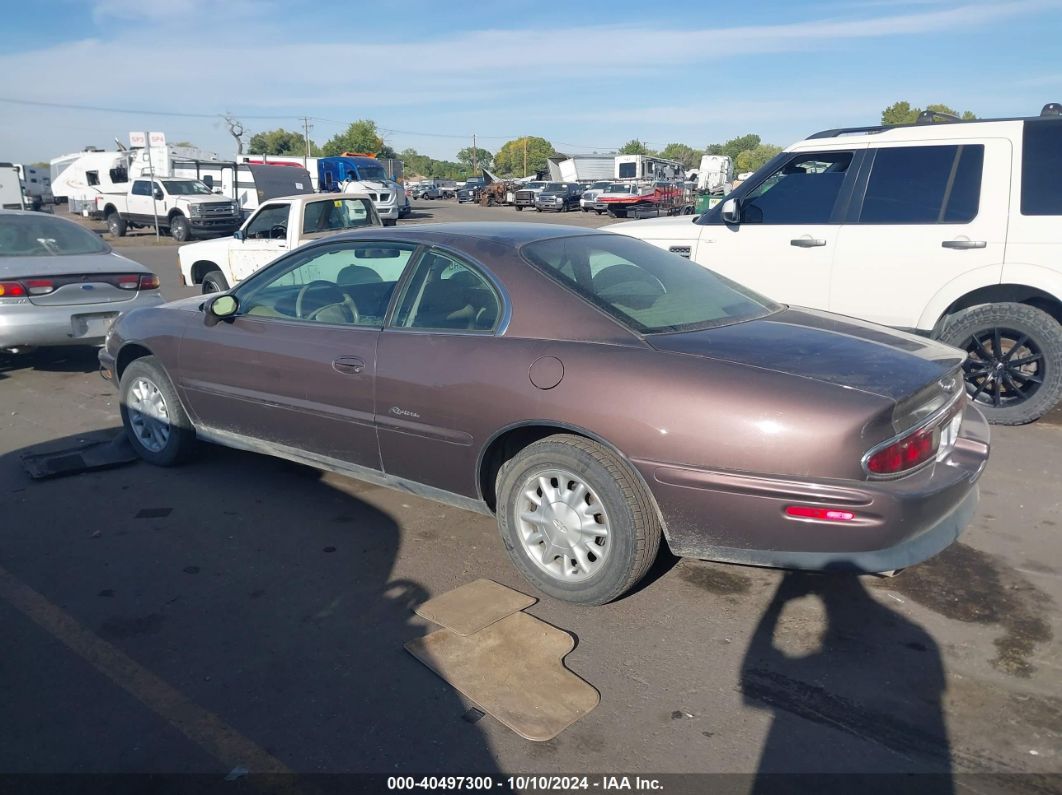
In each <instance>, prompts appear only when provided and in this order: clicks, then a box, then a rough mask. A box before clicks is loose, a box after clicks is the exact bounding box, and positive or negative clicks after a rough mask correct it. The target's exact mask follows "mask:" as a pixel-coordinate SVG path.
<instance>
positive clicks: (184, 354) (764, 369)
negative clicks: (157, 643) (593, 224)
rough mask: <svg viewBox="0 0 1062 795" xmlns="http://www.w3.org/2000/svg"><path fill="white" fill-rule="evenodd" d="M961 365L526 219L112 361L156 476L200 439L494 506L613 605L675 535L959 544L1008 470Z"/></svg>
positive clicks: (801, 563)
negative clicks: (989, 480)
mask: <svg viewBox="0 0 1062 795" xmlns="http://www.w3.org/2000/svg"><path fill="white" fill-rule="evenodd" d="M962 359H963V355H962V353H961V352H959V351H957V350H955V349H953V348H949V347H946V346H943V345H941V344H938V343H936V342H932V341H930V340H926V339H921V338H919V337H915V336H911V335H908V334H903V333H899V332H894V331H890V330H887V329H884V328H881V327H878V326H874V325H871V324H868V323H863V322H860V321H856V320H852V319H849V318H844V317H838V316H835V315H829V314H826V313H823V312H813V311H809V310H805V309H797V308H791V307H785V306H779V305H777V304H774V303H772V302H771V301H769V300H767V299H765V298H763V297H761V296H759V295H755V294H753V293H751V292H749V291H748V290H746V289H744V288H742V287H740V286H738V285H736V284H734V283H732V282H729V281H727V280H726V279H723V278H721V277H719V276H717V275H715V274H713V273H712V272H711V271H708V270H706V269H704V268H702V267H700V266H699V265H696V264H694V263H692V262H689V261H688V260H685V259H683V258H681V257H679V256H677V255H674V254H670V253H668V252H665V251H662V250H660V249H658V248H656V247H654V246H651V245H649V244H646V243H643V242H641V241H638V240H634V239H631V238H628V237H624V236H621V235H615V234H611V233H608V232H591V231H588V230H586V229H576V228H569V227H559V226H547V225H540V224H502V223H487V224H448V225H426V226H416V227H411V228H409V229H401V230H399V229H379V230H366V231H364V232H356V233H351V234H347V235H341V236H336V237H332V238H329V239H328V240H326V241H322V242H320V243H314V244H310V245H307V246H304V247H302V248H299V249H297V250H295V251H292V252H291V253H289V254H287V255H286V256H284V257H281V258H280V259H278V260H276V261H275V262H273V263H272V264H271V265H269V266H267V267H265V268H263V269H262V270H260V271H259V272H258V273H256V274H254V275H253V276H251V277H250V278H248V279H247V280H246V281H244V282H243V283H241V284H240V285H239V286H238V287H236V288H235V289H234V290H232V291H231V292H229V293H223V294H220V295H215V296H211V297H210V298H208V299H206V300H204V299H203V297H195V298H192V299H188V300H183V301H177V302H175V303H172V304H167V305H165V306H161V307H157V308H149V309H142V310H136V311H133V312H130V313H128V314H126V315H123V316H122V317H121V318H120V319H119V320H118V321H117V323H116V324H115V325H114V327H113V330H112V333H111V334H110V336H109V337H108V338H107V344H106V347H105V348H104V349H103V350H102V351H101V352H100V361H101V365H102V369H103V373H104V375H105V377H108V378H111V379H113V380H114V381H115V382H116V383H117V384H118V388H119V390H120V393H121V406H122V418H123V420H124V422H125V426H126V429H127V432H128V435H129V438H130V439H131V440H132V442H133V444H134V446H135V447H136V449H137V450H138V452H139V453H140V455H141V456H142V457H143V458H145V459H146V460H148V461H151V462H153V463H156V464H161V465H169V464H174V463H176V462H178V461H180V460H182V459H183V458H185V457H186V455H187V454H188V453H189V452H190V450H191V448H192V446H193V445H194V443H195V441H196V439H197V438H198V439H202V440H206V441H210V442H216V443H220V444H224V445H229V446H232V447H239V448H244V449H248V450H255V451H259V452H263V453H268V454H270V455H276V456H281V457H284V458H289V459H292V460H295V461H300V462H304V463H307V464H311V465H314V466H317V467H321V468H323V469H330V470H334V471H337V472H342V473H346V474H348V475H351V476H353V477H357V478H362V479H365V480H370V481H373V482H377V483H381V484H385V485H390V486H394V487H397V488H401V489H406V490H409V491H412V492H414V493H416V494H420V495H423V496H426V497H431V498H434V499H439V500H442V501H444V502H447V503H449V504H452V505H457V506H460V507H463V508H467V509H470V510H476V511H481V512H487V513H494V514H496V515H497V519H498V526H499V529H500V532H501V537H502V541H503V543H504V544H505V546H506V549H507V550H508V551H509V554H510V556H511V557H512V560H513V562H514V563H515V564H516V566H517V568H518V569H519V570H520V571H521V573H522V574H523V575H524V576H525V577H526V578H527V579H528V580H530V581H531V582H532V583H533V584H534V585H535V586H537V587H538V588H539V589H540V590H542V591H544V592H546V593H548V594H550V595H552V596H555V597H557V598H560V599H567V600H570V601H575V602H584V603H593V604H599V603H603V602H607V601H609V600H610V599H614V598H616V597H617V596H619V595H620V594H622V593H623V592H624V591H626V590H627V589H629V588H630V587H631V586H632V585H634V583H636V582H637V581H638V580H639V578H641V577H642V575H643V574H644V573H645V571H646V569H647V568H648V567H649V565H650V564H651V563H652V561H653V558H654V557H655V555H656V552H657V549H658V546H659V543H660V538H661V536H663V538H664V539H665V540H666V542H667V544H668V546H669V547H670V548H671V550H672V552H674V553H675V554H677V555H683V556H689V557H696V558H705V559H711V560H721V561H731V562H737V563H746V564H753V565H765V566H780V567H791V568H802V569H825V568H830V569H838V568H840V569H847V570H850V571H853V572H881V571H888V570H895V569H900V568H903V567H905V566H909V565H911V564H914V563H918V562H919V561H922V560H924V559H926V558H928V557H930V556H931V555H934V554H936V553H937V552H939V551H940V550H942V549H944V548H945V547H946V546H947V545H948V544H950V543H951V542H952V541H954V540H955V538H956V537H957V536H958V534H959V532H960V531H961V530H962V528H963V527H964V525H966V523H967V522H968V521H969V519H970V517H971V515H972V513H973V511H974V509H975V507H976V503H977V487H976V481H977V479H978V476H979V475H980V474H981V471H982V470H983V468H984V466H985V462H986V461H987V459H988V427H987V425H986V423H985V421H984V419H983V417H982V416H981V414H980V413H979V412H978V411H977V410H976V409H975V408H973V407H972V406H968V405H967V404H966V401H965V396H964V391H963V389H962V388H961V387H962V374H961V369H960V368H961V364H962Z"/></svg>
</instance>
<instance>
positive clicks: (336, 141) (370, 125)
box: [321, 119, 384, 156]
mask: <svg viewBox="0 0 1062 795" xmlns="http://www.w3.org/2000/svg"><path fill="white" fill-rule="evenodd" d="M383 147H384V142H383V138H381V137H380V134H379V133H378V132H377V131H376V122H374V121H371V120H369V119H360V120H358V121H356V122H353V123H352V124H351V125H350V126H349V127H347V129H346V130H344V131H343V132H341V133H336V134H335V135H333V136H332V137H331V138H329V139H328V141H327V142H326V143H325V145H324V146H322V147H321V154H323V155H326V156H334V155H341V154H343V153H344V152H367V153H369V154H376V153H377V152H379V151H380V150H381V149H383Z"/></svg>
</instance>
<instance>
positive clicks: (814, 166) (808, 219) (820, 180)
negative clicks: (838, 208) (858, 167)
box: [741, 152, 853, 224]
mask: <svg viewBox="0 0 1062 795" xmlns="http://www.w3.org/2000/svg"><path fill="white" fill-rule="evenodd" d="M852 154H853V153H852V152H812V153H809V154H802V155H797V156H796V157H794V158H792V159H791V160H789V161H787V162H786V164H785V165H784V166H782V167H781V168H779V169H778V170H777V171H775V172H774V173H772V174H771V175H770V176H768V177H767V179H765V180H764V181H763V182H761V183H760V184H759V185H757V186H756V187H755V188H753V189H752V190H751V191H749V193H748V194H747V195H746V196H745V199H744V201H743V202H742V204H741V213H742V221H743V222H744V223H750V224H825V223H829V221H830V216H831V215H832V214H833V207H834V205H835V204H836V203H837V196H838V194H840V192H841V185H843V184H844V177H845V174H846V173H847V171H848V166H850V165H851V164H852Z"/></svg>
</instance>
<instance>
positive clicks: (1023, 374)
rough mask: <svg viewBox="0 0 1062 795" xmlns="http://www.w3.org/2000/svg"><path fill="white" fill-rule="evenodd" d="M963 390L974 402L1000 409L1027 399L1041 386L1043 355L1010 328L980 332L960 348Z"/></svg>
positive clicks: (1030, 342) (1019, 333) (1037, 347)
mask: <svg viewBox="0 0 1062 795" xmlns="http://www.w3.org/2000/svg"><path fill="white" fill-rule="evenodd" d="M960 347H962V348H963V349H965V351H966V353H967V354H968V356H967V359H966V362H965V363H964V364H963V371H964V373H963V374H964V376H965V378H966V391H967V392H968V393H969V395H970V399H971V400H972V401H974V402H975V403H980V404H982V405H986V406H993V407H995V408H1001V407H1003V406H1013V405H1016V404H1018V403H1023V402H1024V401H1026V400H1029V399H1030V398H1031V397H1032V396H1033V395H1034V394H1036V391H1037V390H1038V389H1039V388H1040V386H1041V385H1042V384H1043V382H1044V379H1043V375H1044V373H1043V367H1044V354H1043V351H1042V350H1041V349H1040V346H1039V345H1038V344H1037V343H1036V341H1035V340H1033V339H1032V338H1031V337H1029V335H1028V334H1023V333H1021V332H1019V331H1014V330H1013V329H1008V328H1003V327H998V326H997V327H994V328H987V329H982V330H979V331H977V332H975V333H974V334H973V335H971V336H970V337H968V338H967V339H966V341H965V342H964V343H963V344H962V345H961V346H960Z"/></svg>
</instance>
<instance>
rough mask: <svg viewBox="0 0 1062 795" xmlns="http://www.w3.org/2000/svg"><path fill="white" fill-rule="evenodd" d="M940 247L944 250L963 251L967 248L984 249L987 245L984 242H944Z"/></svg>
mask: <svg viewBox="0 0 1062 795" xmlns="http://www.w3.org/2000/svg"><path fill="white" fill-rule="evenodd" d="M940 245H941V246H943V247H944V248H958V249H964V250H965V249H969V248H984V247H985V246H987V245H988V243H987V242H985V241H984V240H945V241H943V242H941V244H940Z"/></svg>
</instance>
